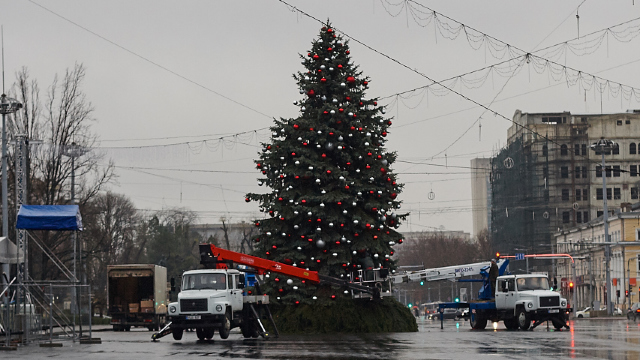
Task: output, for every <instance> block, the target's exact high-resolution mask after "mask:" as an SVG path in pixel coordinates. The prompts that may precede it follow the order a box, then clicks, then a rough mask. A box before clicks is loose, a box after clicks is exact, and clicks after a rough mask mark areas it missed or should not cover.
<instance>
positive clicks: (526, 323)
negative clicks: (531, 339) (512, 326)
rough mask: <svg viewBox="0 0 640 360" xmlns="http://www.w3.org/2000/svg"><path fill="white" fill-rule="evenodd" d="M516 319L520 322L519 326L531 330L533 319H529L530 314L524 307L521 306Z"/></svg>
mask: <svg viewBox="0 0 640 360" xmlns="http://www.w3.org/2000/svg"><path fill="white" fill-rule="evenodd" d="M516 320H517V322H518V326H519V327H520V329H522V330H529V327H530V326H531V319H529V314H527V312H526V311H525V310H524V308H519V309H518V313H517V314H516Z"/></svg>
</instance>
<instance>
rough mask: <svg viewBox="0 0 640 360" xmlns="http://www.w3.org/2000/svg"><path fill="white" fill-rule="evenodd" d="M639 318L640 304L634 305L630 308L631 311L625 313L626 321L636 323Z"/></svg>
mask: <svg viewBox="0 0 640 360" xmlns="http://www.w3.org/2000/svg"><path fill="white" fill-rule="evenodd" d="M639 317H640V303H635V304H633V305H632V306H631V309H629V311H627V319H629V320H633V321H636V319H637V318H639Z"/></svg>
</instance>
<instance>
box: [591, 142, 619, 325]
mask: <svg viewBox="0 0 640 360" xmlns="http://www.w3.org/2000/svg"><path fill="white" fill-rule="evenodd" d="M616 147H618V144H616V143H615V142H613V141H611V140H607V139H605V138H604V137H602V138H600V140H598V141H597V142H595V143H593V144H591V149H592V150H594V151H596V154H597V153H598V151H600V154H601V155H602V202H603V207H604V209H603V210H604V214H603V222H604V242H605V247H604V258H605V271H606V282H607V284H606V287H607V298H606V300H607V315H609V316H611V315H613V302H612V301H611V271H610V269H609V267H610V263H611V245H610V240H609V209H608V208H607V171H606V167H605V162H604V154H605V153H606V152H607V151H608V152H611V150H613V149H614V148H616Z"/></svg>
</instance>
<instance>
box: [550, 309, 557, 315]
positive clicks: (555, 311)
mask: <svg viewBox="0 0 640 360" xmlns="http://www.w3.org/2000/svg"><path fill="white" fill-rule="evenodd" d="M559 312H560V310H558V309H551V310H549V314H557V313H559Z"/></svg>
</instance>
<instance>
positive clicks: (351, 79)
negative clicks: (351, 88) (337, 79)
mask: <svg viewBox="0 0 640 360" xmlns="http://www.w3.org/2000/svg"><path fill="white" fill-rule="evenodd" d="M347 82H348V83H349V84H353V83H355V82H356V78H354V77H353V76H348V77H347Z"/></svg>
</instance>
